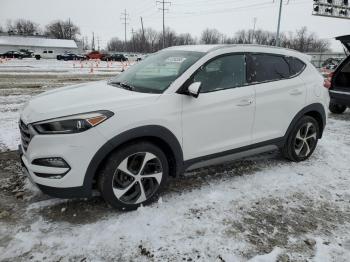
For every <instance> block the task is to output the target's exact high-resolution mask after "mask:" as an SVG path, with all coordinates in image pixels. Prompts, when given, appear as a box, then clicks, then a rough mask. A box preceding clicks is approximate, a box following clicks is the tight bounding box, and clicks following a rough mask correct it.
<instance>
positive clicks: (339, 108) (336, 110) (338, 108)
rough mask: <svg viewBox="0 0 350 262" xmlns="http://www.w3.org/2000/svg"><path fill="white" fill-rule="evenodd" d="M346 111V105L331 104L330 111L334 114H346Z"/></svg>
mask: <svg viewBox="0 0 350 262" xmlns="http://www.w3.org/2000/svg"><path fill="white" fill-rule="evenodd" d="M345 110H346V106H344V105H339V104H335V103H332V102H330V103H329V111H331V112H332V113H333V114H342V113H344V112H345Z"/></svg>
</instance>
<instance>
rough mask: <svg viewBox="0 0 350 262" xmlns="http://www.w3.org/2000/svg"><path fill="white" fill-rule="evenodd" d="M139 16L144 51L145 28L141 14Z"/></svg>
mask: <svg viewBox="0 0 350 262" xmlns="http://www.w3.org/2000/svg"><path fill="white" fill-rule="evenodd" d="M140 18H141V28H142V47H141V49H142V52H144V51H145V50H144V49H145V43H146V38H145V28H144V27H143V19H142V16H141V17H140Z"/></svg>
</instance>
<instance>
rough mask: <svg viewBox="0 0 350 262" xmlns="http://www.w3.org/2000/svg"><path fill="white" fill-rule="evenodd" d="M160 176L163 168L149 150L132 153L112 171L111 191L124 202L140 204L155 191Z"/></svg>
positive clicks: (160, 179)
mask: <svg viewBox="0 0 350 262" xmlns="http://www.w3.org/2000/svg"><path fill="white" fill-rule="evenodd" d="M162 176H163V169H162V165H161V162H160V160H159V158H158V157H157V156H155V155H154V154H152V153H150V152H139V153H136V154H132V155H130V156H128V157H126V158H125V159H124V160H123V161H122V162H121V163H120V164H119V166H118V167H117V169H116V170H115V172H114V175H113V179H112V188H113V193H114V195H115V197H116V198H117V199H118V200H119V201H121V202H123V203H125V204H140V203H142V202H144V201H146V200H147V199H149V198H150V197H151V196H152V195H153V194H154V193H155V192H156V191H157V189H158V187H159V185H160V183H161V181H162Z"/></svg>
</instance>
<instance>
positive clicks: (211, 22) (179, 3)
mask: <svg viewBox="0 0 350 262" xmlns="http://www.w3.org/2000/svg"><path fill="white" fill-rule="evenodd" d="M166 1H171V4H167V5H166V8H167V9H169V11H167V12H166V13H165V24H166V26H169V27H171V28H172V29H174V30H175V31H176V32H177V33H191V34H192V35H193V36H196V37H199V36H200V34H201V32H202V31H203V30H204V29H205V28H216V29H218V30H219V31H220V32H222V33H224V34H226V35H228V36H233V35H234V33H235V32H236V31H238V30H241V29H251V28H253V26H254V18H256V29H263V30H269V31H276V28H277V18H278V7H279V3H278V2H279V0H275V1H273V0H216V1H214V0H190V1H189V0H166ZM288 2H289V3H288ZM0 3H1V4H0V7H1V8H0V25H2V26H3V27H4V25H6V22H7V21H8V20H9V19H12V20H14V19H17V18H25V19H31V20H33V21H34V22H36V23H38V24H40V25H45V24H47V23H49V22H50V21H52V20H55V19H68V18H70V19H71V20H72V21H73V22H74V23H75V24H77V25H78V26H79V27H80V28H81V33H82V35H83V36H85V35H86V36H88V37H89V39H91V37H92V32H94V33H95V36H96V37H98V38H99V39H100V45H101V47H103V46H105V45H106V43H107V42H108V40H109V39H110V38H112V37H115V36H116V37H119V38H121V39H124V25H123V24H122V20H121V13H122V12H123V11H124V10H126V12H127V13H128V14H129V20H128V25H127V37H128V38H130V37H131V30H132V29H134V30H138V29H140V28H141V22H140V17H141V16H142V17H143V21H144V26H145V27H153V28H154V29H156V30H161V29H162V13H161V11H159V10H158V8H159V7H160V5H159V4H158V5H157V4H156V0H127V1H125V0H124V1H122V0H0ZM283 3H284V4H283V10H282V20H281V31H283V32H289V31H295V30H297V29H298V28H301V27H302V26H307V27H308V29H309V30H310V31H313V32H315V33H316V34H317V35H318V36H319V37H320V38H325V39H329V40H331V43H332V48H333V49H334V50H335V51H342V47H341V45H340V44H339V43H337V41H335V40H333V39H334V37H336V36H339V35H346V34H350V20H345V19H336V18H327V17H318V16H312V5H313V0H289V1H288V0H283Z"/></svg>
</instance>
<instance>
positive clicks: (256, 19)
mask: <svg viewBox="0 0 350 262" xmlns="http://www.w3.org/2000/svg"><path fill="white" fill-rule="evenodd" d="M256 21H258V18H256V17H254V19H253V22H254V26H253V39H252V44H254V36H255V26H256Z"/></svg>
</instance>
